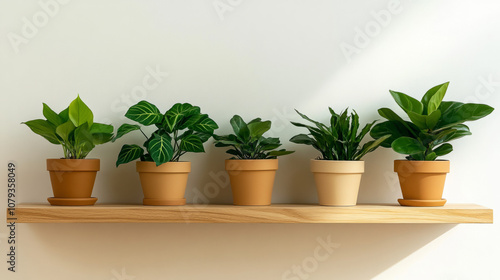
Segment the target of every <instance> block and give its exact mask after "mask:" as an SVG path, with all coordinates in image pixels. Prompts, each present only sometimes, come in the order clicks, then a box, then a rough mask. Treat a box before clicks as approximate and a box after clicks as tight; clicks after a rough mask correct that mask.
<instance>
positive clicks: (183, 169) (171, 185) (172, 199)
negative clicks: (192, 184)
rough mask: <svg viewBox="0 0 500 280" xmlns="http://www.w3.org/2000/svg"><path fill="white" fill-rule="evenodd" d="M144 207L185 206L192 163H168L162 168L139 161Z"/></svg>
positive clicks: (137, 168) (152, 163)
mask: <svg viewBox="0 0 500 280" xmlns="http://www.w3.org/2000/svg"><path fill="white" fill-rule="evenodd" d="M136 170H137V172H139V178H140V179H141V186H142V191H143V193H144V199H143V204H144V205H185V204H186V199H185V198H184V194H185V193H186V185H187V181H188V176H189V172H191V162H166V163H164V164H162V165H160V166H156V163H154V162H150V161H137V162H136Z"/></svg>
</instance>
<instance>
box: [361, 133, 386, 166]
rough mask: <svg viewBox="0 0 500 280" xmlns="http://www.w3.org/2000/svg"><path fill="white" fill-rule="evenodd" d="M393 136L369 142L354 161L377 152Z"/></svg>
mask: <svg viewBox="0 0 500 280" xmlns="http://www.w3.org/2000/svg"><path fill="white" fill-rule="evenodd" d="M389 137H391V135H384V136H382V137H380V138H379V139H376V140H373V141H369V142H367V143H366V144H364V145H363V147H362V148H361V150H359V151H358V152H357V153H356V155H355V156H354V157H353V159H354V160H361V159H362V158H363V157H364V156H365V155H366V154H368V153H371V152H373V151H375V150H376V149H377V148H378V147H380V145H381V144H382V143H383V142H384V141H385V140H386V139H388V138H389Z"/></svg>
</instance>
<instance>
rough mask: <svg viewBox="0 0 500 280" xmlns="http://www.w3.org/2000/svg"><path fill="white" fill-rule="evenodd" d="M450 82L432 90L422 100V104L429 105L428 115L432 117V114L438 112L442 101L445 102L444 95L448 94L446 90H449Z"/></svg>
mask: <svg viewBox="0 0 500 280" xmlns="http://www.w3.org/2000/svg"><path fill="white" fill-rule="evenodd" d="M449 84H450V82H446V83H444V84H441V85H437V86H435V87H433V88H431V89H430V90H429V91H427V93H426V94H425V95H424V97H423V98H422V103H423V104H424V106H425V104H427V106H426V108H427V114H428V115H430V114H431V113H432V112H434V111H436V110H437V109H438V108H439V106H440V105H441V101H442V100H443V97H444V95H445V94H446V90H448V85H449ZM427 99H428V102H425V101H427Z"/></svg>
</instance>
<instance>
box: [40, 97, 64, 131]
mask: <svg viewBox="0 0 500 280" xmlns="http://www.w3.org/2000/svg"><path fill="white" fill-rule="evenodd" d="M43 116H44V117H45V118H46V119H47V121H49V122H50V123H51V124H53V125H55V126H58V125H61V124H62V123H63V120H62V118H61V117H60V116H59V115H58V114H57V113H56V112H54V111H53V110H52V109H50V107H49V106H48V105H47V104H45V103H43Z"/></svg>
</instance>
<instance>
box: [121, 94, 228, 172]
mask: <svg viewBox="0 0 500 280" xmlns="http://www.w3.org/2000/svg"><path fill="white" fill-rule="evenodd" d="M125 117H127V118H128V119H130V120H132V121H135V122H137V123H139V124H141V125H143V126H154V127H155V128H156V129H155V131H154V132H153V133H152V134H151V135H150V136H149V137H148V136H147V135H146V133H145V132H144V131H143V129H142V128H141V126H140V125H139V124H127V123H125V124H122V125H121V126H120V127H119V128H118V131H117V133H116V137H115V138H114V139H113V141H115V140H117V139H119V138H121V137H122V136H124V135H125V134H128V133H129V132H132V131H136V130H138V131H140V132H141V133H142V135H143V136H144V137H145V138H146V141H145V142H144V143H143V147H141V146H139V145H136V144H131V145H129V144H127V145H123V147H122V148H121V150H120V153H119V154H118V160H117V161H116V166H117V167H118V166H119V165H120V164H124V163H128V162H131V161H134V160H137V159H140V160H141V161H152V162H155V163H156V165H157V166H159V165H161V164H163V163H165V162H177V161H179V159H180V157H181V156H182V155H184V154H186V153H188V152H193V153H202V152H205V149H204V147H203V143H205V142H206V141H207V140H208V139H210V137H212V135H213V132H214V130H215V129H217V128H218V125H217V124H216V123H215V121H214V120H212V119H211V118H209V116H208V115H207V114H202V113H201V111H200V107H197V106H193V105H191V104H188V103H177V104H174V105H173V106H172V108H170V109H169V110H168V111H167V112H166V113H165V114H162V113H161V112H160V110H159V109H158V108H157V107H156V106H155V105H153V104H151V103H149V102H147V101H144V100H143V101H140V102H139V103H137V104H135V105H133V106H132V107H130V108H129V109H128V111H127V113H126V114H125Z"/></svg>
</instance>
